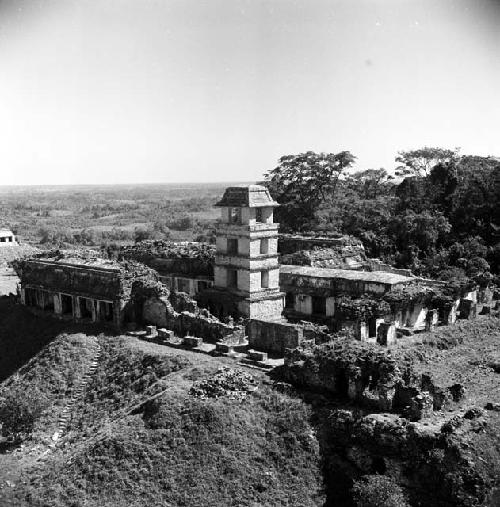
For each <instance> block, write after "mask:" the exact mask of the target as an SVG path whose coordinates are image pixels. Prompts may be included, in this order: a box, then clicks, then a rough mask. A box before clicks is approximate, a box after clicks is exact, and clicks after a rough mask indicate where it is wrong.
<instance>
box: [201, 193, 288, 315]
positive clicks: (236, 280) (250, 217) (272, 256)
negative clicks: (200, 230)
mask: <svg viewBox="0 0 500 507" xmlns="http://www.w3.org/2000/svg"><path fill="white" fill-rule="evenodd" d="M216 206H218V207H220V208H221V223H220V225H219V227H218V229H217V251H216V256H215V265H214V285H215V287H214V289H213V290H210V291H206V292H205V294H204V298H205V300H206V304H207V305H208V307H209V308H210V309H211V310H213V311H214V313H216V314H217V315H224V314H234V313H238V314H239V315H242V316H244V317H248V318H260V317H266V316H279V315H281V312H282V310H283V293H282V292H281V291H280V288H279V262H278V224H276V223H274V222H273V209H274V208H275V207H276V206H278V203H276V202H275V201H273V200H272V198H271V196H270V195H269V191H268V190H267V189H266V188H265V187H262V186H259V185H249V186H245V187H229V188H227V189H226V191H225V193H224V195H223V197H222V199H221V200H220V201H219V202H218V203H217V204H216Z"/></svg>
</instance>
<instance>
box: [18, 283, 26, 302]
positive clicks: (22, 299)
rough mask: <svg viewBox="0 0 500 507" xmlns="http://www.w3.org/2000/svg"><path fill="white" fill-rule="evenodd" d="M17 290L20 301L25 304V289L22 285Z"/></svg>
mask: <svg viewBox="0 0 500 507" xmlns="http://www.w3.org/2000/svg"><path fill="white" fill-rule="evenodd" d="M19 292H20V295H21V303H22V304H23V305H25V304H26V289H25V288H24V287H21V288H20V289H19Z"/></svg>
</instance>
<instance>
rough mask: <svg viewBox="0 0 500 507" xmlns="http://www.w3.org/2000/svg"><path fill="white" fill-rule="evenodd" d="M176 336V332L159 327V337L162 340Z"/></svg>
mask: <svg viewBox="0 0 500 507" xmlns="http://www.w3.org/2000/svg"><path fill="white" fill-rule="evenodd" d="M173 337H174V332H173V331H171V330H170V329H165V328H164V327H162V328H160V329H158V338H160V339H161V340H171V339H172V338H173Z"/></svg>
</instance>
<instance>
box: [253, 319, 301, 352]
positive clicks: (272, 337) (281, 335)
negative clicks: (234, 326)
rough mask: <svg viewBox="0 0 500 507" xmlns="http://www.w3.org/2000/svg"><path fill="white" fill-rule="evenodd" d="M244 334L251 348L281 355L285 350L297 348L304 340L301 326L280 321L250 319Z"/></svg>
mask: <svg viewBox="0 0 500 507" xmlns="http://www.w3.org/2000/svg"><path fill="white" fill-rule="evenodd" d="M246 332H247V335H248V343H249V344H250V346H251V347H252V348H256V349H259V350H264V351H266V352H275V353H277V354H283V355H284V353H285V350H286V349H292V348H295V347H298V346H299V345H300V343H301V342H302V341H303V339H304V329H303V327H302V326H300V325H296V324H290V323H288V322H282V321H266V320H257V319H251V320H250V321H249V322H248V324H247V327H246Z"/></svg>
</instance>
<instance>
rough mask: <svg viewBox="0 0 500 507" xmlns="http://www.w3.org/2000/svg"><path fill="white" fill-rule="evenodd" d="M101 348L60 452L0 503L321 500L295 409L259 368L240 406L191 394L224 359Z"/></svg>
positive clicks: (124, 343)
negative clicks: (256, 381) (253, 387)
mask: <svg viewBox="0 0 500 507" xmlns="http://www.w3.org/2000/svg"><path fill="white" fill-rule="evenodd" d="M100 341H101V344H102V347H103V358H102V360H101V362H100V365H99V368H98V371H97V373H96V376H95V378H94V381H93V382H92V383H91V384H90V386H89V389H88V391H87V395H86V399H85V402H84V403H81V404H80V405H79V406H78V407H77V408H76V416H75V417H74V419H73V421H72V424H71V428H70V431H69V433H68V435H67V436H66V437H65V439H64V441H63V443H62V445H61V446H60V447H59V448H58V449H57V450H56V451H55V452H54V453H52V454H51V455H50V456H49V459H48V460H47V461H45V462H44V463H43V466H37V465H36V464H35V465H33V466H29V465H28V466H26V468H25V469H24V471H23V472H22V480H19V481H18V483H17V486H16V488H15V490H14V491H9V492H8V493H5V490H4V491H3V492H2V491H0V504H1V503H2V501H3V499H5V500H7V498H8V496H9V495H11V496H12V495H13V496H14V502H15V503H14V504H16V505H40V506H41V505H43V506H47V507H52V506H54V507H55V506H61V507H62V506H68V505H72V506H80V505H81V506H83V505H85V507H93V506H96V507H97V506H99V507H101V506H110V507H111V506H113V507H120V506H127V507H128V506H135V505H136V506H142V505H151V506H154V505H175V506H177V505H179V506H181V505H186V506H198V505H199V506H216V505H217V506H219V505H220V506H225V505H248V506H257V505H294V506H301V505H302V506H312V505H322V504H323V502H324V495H323V492H322V474H321V459H320V456H319V446H318V442H317V440H316V438H315V435H314V431H313V429H312V427H311V425H310V423H309V417H310V412H309V408H308V407H307V405H305V404H304V403H303V402H302V401H300V400H298V399H294V398H291V397H289V396H286V395H283V394H280V393H277V392H275V391H273V389H272V387H271V386H270V385H269V384H268V382H267V380H266V377H265V376H264V375H263V374H262V373H260V372H258V373H256V376H257V377H258V378H259V380H260V381H261V382H260V385H259V389H258V390H257V391H256V392H255V393H252V394H250V395H249V396H248V397H247V398H246V400H244V401H243V402H240V401H237V400H231V399H229V398H222V399H217V400H214V399H208V400H203V399H199V398H194V397H193V396H191V395H190V394H189V389H190V387H191V386H192V384H193V381H195V380H197V379H202V378H205V377H207V376H209V375H210V374H212V373H213V372H214V371H215V370H216V369H217V368H218V367H219V366H221V364H227V361H226V360H219V359H214V358H210V357H208V356H201V355H197V354H190V353H179V352H178V351H170V350H169V349H166V348H163V347H159V346H154V345H150V344H143V343H141V342H138V341H136V340H135V339H131V338H105V337H102V336H101V337H100ZM68 343H70V342H68ZM69 346H71V344H70V345H69ZM57 368H59V366H56V369H57ZM49 389H50V388H49ZM23 481H25V482H26V483H27V484H22V482H23ZM2 495H4V496H2ZM16 502H17V503H16Z"/></svg>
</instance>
